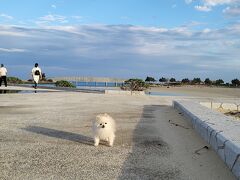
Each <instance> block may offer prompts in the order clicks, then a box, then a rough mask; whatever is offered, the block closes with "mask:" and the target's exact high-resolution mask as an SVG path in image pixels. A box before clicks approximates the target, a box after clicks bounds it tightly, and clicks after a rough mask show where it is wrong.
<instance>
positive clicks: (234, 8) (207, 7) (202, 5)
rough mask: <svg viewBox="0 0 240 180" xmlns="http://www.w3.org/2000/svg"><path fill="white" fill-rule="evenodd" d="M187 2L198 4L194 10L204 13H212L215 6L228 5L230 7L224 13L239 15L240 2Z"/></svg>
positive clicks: (218, 0)
mask: <svg viewBox="0 0 240 180" xmlns="http://www.w3.org/2000/svg"><path fill="white" fill-rule="evenodd" d="M185 2H186V4H191V3H193V2H196V3H198V5H195V6H194V8H195V9H196V10H198V11H204V12H209V11H211V10H212V9H213V8H214V7H215V6H223V5H225V6H226V5H228V6H229V7H227V8H225V10H223V12H224V13H226V14H229V15H236V14H237V15H238V11H239V10H238V6H240V0H185Z"/></svg>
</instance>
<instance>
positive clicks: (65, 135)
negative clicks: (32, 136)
mask: <svg viewBox="0 0 240 180" xmlns="http://www.w3.org/2000/svg"><path fill="white" fill-rule="evenodd" d="M22 129H23V130H25V131H28V132H33V133H36V134H42V135H45V136H49V137H54V138H60V139H65V140H69V141H73V142H78V143H82V144H86V145H91V146H93V138H91V137H88V136H84V135H81V134H76V133H71V132H66V131H60V130H56V129H50V128H45V127H40V126H28V127H26V128H22Z"/></svg>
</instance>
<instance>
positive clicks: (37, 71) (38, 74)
mask: <svg viewBox="0 0 240 180" xmlns="http://www.w3.org/2000/svg"><path fill="white" fill-rule="evenodd" d="M32 77H33V81H34V86H33V87H34V88H35V89H37V85H38V82H39V80H40V79H41V78H42V71H41V68H39V67H38V63H35V66H34V68H33V69H32Z"/></svg>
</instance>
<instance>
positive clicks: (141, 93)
mask: <svg viewBox="0 0 240 180" xmlns="http://www.w3.org/2000/svg"><path fill="white" fill-rule="evenodd" d="M105 94H118V95H140V96H145V92H144V91H122V90H105Z"/></svg>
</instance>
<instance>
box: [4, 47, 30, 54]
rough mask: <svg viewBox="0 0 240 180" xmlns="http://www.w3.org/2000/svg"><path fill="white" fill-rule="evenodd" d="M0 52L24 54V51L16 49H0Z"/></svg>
mask: <svg viewBox="0 0 240 180" xmlns="http://www.w3.org/2000/svg"><path fill="white" fill-rule="evenodd" d="M0 51H2V52H9V53H15V52H19V53H21V52H26V50H25V49H17V48H0Z"/></svg>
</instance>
